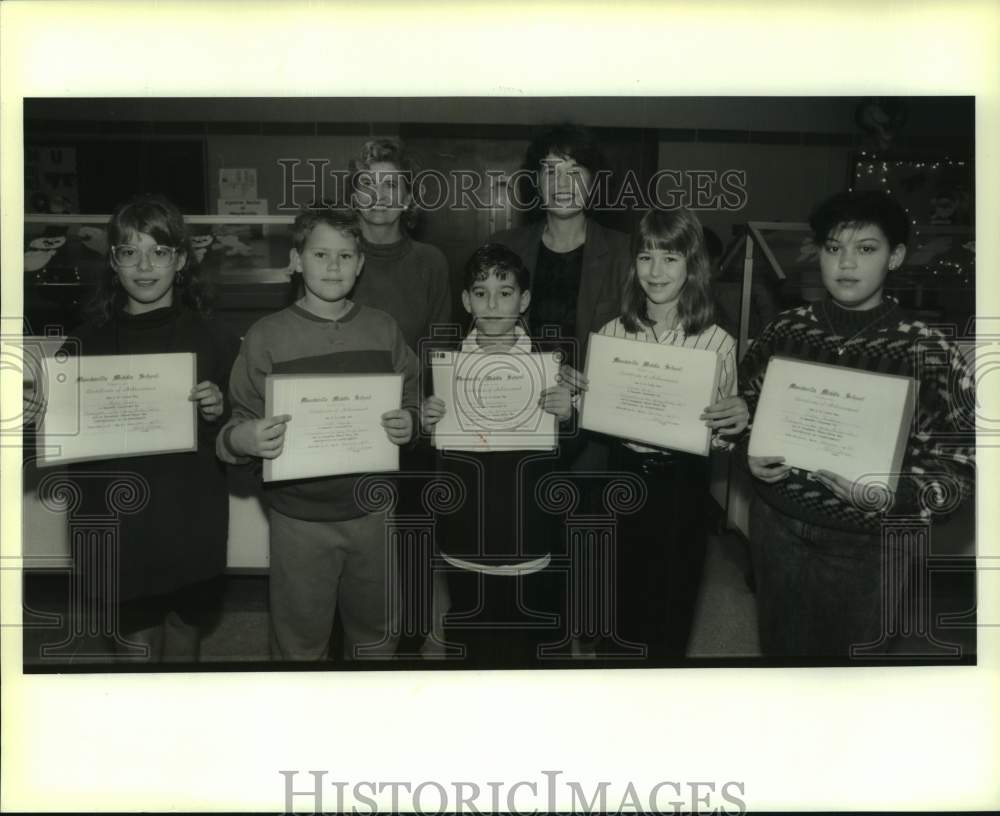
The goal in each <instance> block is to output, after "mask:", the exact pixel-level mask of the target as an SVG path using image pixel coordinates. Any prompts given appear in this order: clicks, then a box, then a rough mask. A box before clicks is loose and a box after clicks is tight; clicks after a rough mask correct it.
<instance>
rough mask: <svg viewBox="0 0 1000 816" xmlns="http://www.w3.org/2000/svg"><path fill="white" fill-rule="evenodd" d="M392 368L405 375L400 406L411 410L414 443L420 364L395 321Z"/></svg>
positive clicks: (417, 435)
mask: <svg viewBox="0 0 1000 816" xmlns="http://www.w3.org/2000/svg"><path fill="white" fill-rule="evenodd" d="M391 351H392V369H393V371H395V372H396V373H398V374H402V375H403V396H402V400H401V402H400V407H401V408H403V409H404V410H406V411H409V413H410V416H411V418H412V419H413V436H412V437H411V440H410V444H414V443H415V442H416V440H417V438H418V437H419V435H420V434H419V433H418V432H417V427H418V424H417V423H418V422H419V412H418V409H419V406H420V395H419V390H418V388H419V365H418V363H417V355H416V354H414V353H413V350H412V349H411V348H410V347H409V346H408V345H406V338H405V337H403V333H402V332H401V331H400V330H399V328H398V327H397V326H396V324H395V323H393V324H392V350H391Z"/></svg>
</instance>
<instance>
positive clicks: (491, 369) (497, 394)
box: [430, 349, 559, 452]
mask: <svg viewBox="0 0 1000 816" xmlns="http://www.w3.org/2000/svg"><path fill="white" fill-rule="evenodd" d="M430 360H431V373H432V375H433V379H434V395H435V396H437V397H439V398H440V399H442V400H443V401H444V403H445V406H446V410H445V414H444V416H443V417H442V418H441V421H440V422H439V423H438V424H437V425H436V426H435V428H434V446H435V447H436V448H438V449H447V450H465V451H480V452H487V451H504V450H552V449H553V448H554V447H555V446H556V427H557V419H556V417H555V416H554V415H552V414H549V413H546V412H545V411H543V410H542V408H541V404H540V403H541V398H542V392H543V391H544V390H545V389H546V388H549V387H551V386H554V385H555V384H556V374H557V372H558V371H559V361H558V359H557V354H556V353H552V352H548V353H546V352H526V351H519V350H516V349H504V350H498V351H492V350H483V351H475V352H458V351H435V352H432V353H431V357H430Z"/></svg>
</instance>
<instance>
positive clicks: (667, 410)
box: [580, 334, 721, 456]
mask: <svg viewBox="0 0 1000 816" xmlns="http://www.w3.org/2000/svg"><path fill="white" fill-rule="evenodd" d="M720 369H721V362H720V360H719V355H718V354H716V353H715V352H714V351H707V350H705V349H690V348H683V347H681V346H668V345H660V344H659V343H646V342H643V341H642V340H623V339H621V338H618V337H607V336H605V335H602V334H591V335H590V343H589V346H588V350H587V367H586V371H585V372H584V373H585V374H586V375H587V379H588V381H589V385H588V388H587V391H586V393H585V394H584V395H583V406H582V409H581V411H582V414H581V417H580V425H581V427H583V428H586V429H588V430H591V431H598V432H599V433H605V434H610V435H612V436H617V437H621V438H622V439H631V440H634V441H636V442H644V443H647V444H650V445H657V446H658V447H661V448H670V449H672V450H678V451H686V452H688V453H695V454H698V455H700V456H708V453H709V446H710V444H711V431H710V430H709V428H708V427H707V426H706V425H705V421H704V420H703V419H699V417H700V416H701V415H702V414H703V413H704V412H705V408H706V407H707V406H709V405H711V404H712V403H713V402H715V391H716V388H717V387H718V381H719V371H720Z"/></svg>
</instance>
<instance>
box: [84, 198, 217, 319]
mask: <svg viewBox="0 0 1000 816" xmlns="http://www.w3.org/2000/svg"><path fill="white" fill-rule="evenodd" d="M140 233H145V234H146V235H148V236H150V237H151V238H152V239H153V240H154V241H156V243H157V244H162V245H164V246H170V247H174V248H175V249H176V250H177V251H178V253H180V254H181V255H182V256H183V258H184V264H183V266H181V268H180V269H179V270H177V272H176V274H175V275H174V297H175V299H178V296H179V300H180V302H182V303H183V304H185V305H186V306H188V307H189V308H191V309H193V310H194V311H195V312H197V313H198V314H200V315H202V316H204V317H207V316H208V315H210V314H211V300H212V297H211V295H212V291H211V287H210V286H209V284H208V281H206V280H205V279H204V277H203V276H202V274H201V268H200V267H199V265H198V260H197V258H195V255H194V251H193V249H192V247H191V239H190V236H189V235H188V230H187V226H186V225H185V223H184V216H183V215H181V211H180V210H178V209H177V207H175V206H174V205H173V203H171V202H170V201H169V200H168V199H167V198H165V197H164V196H162V195H149V194H143V195H137V196H134V197H133V198H131V199H129V200H128V201H126V202H125V203H124V204H120V205H119V206H118V207H116V208H115V211H114V213H113V214H112V216H111V219H110V220H109V221H108V226H107V236H108V257H107V262H106V264H105V271H104V274H103V275H102V276H101V278H100V280H99V281H98V285H97V293H96V294H95V295H94V300H93V301H92V302H91V303H90V305H89V307H88V312H89V313H90V316H91V318H92V319H93V320H94V321H95V322H96V323H97V324H98V325H103V324H105V323H107V322H108V321H109V320H110V319H111V318H112V317H113V316H114V315H116V314H117V313H118V312H120V311H121V310H122V309H124V308H125V304H126V302H127V301H128V296H127V295H126V294H125V292H124V291H123V290H122V287H121V284H120V283H119V281H118V273H117V271H116V270H115V267H114V263H113V261H112V258H111V249H110V247H112V246H116V245H118V244H127V243H129V242H130V241H133V240H135V239H136V238H137V237H138V236H139V234H140Z"/></svg>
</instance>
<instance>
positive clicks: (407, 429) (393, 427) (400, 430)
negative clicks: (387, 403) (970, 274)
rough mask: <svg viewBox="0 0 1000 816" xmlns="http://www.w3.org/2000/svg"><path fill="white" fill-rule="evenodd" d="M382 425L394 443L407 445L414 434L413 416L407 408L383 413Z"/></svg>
mask: <svg viewBox="0 0 1000 816" xmlns="http://www.w3.org/2000/svg"><path fill="white" fill-rule="evenodd" d="M382 427H383V428H385V435H386V436H388V437H389V441H390V442H392V444H394V445H405V444H406V443H407V442H409V441H410V437H411V436H413V417H412V416H411V414H410V412H409V411H407V410H406V409H405V408H397V409H396V410H395V411H386V412H385V413H384V414H382Z"/></svg>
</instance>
